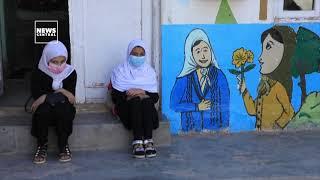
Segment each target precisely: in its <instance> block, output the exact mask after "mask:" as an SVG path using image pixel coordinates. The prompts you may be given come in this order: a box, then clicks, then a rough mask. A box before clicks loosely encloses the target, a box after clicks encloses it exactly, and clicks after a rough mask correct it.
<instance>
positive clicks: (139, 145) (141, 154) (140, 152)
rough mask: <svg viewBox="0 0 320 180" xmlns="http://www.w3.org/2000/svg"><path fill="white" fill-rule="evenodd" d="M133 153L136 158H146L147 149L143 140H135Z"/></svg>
mask: <svg viewBox="0 0 320 180" xmlns="http://www.w3.org/2000/svg"><path fill="white" fill-rule="evenodd" d="M132 155H133V157H135V158H139V159H141V158H145V151H144V147H143V141H142V140H135V141H133V143H132Z"/></svg>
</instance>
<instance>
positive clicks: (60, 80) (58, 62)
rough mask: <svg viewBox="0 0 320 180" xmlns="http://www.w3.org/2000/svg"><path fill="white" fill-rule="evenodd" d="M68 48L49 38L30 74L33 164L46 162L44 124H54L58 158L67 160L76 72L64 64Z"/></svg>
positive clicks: (46, 125)
mask: <svg viewBox="0 0 320 180" xmlns="http://www.w3.org/2000/svg"><path fill="white" fill-rule="evenodd" d="M67 60H68V51H67V49H66V47H65V46H64V44H63V43H61V42H60V41H51V42H49V43H48V44H47V45H46V46H45V47H44V49H43V52H42V56H41V59H40V61H39V65H38V69H36V70H35V71H34V72H33V74H32V79H31V93H32V97H33V99H34V100H35V101H34V103H33V104H32V107H31V109H32V111H33V117H32V129H31V134H32V135H33V136H34V137H36V138H37V143H38V146H37V150H36V153H35V156H34V159H33V162H34V163H36V164H42V163H45V162H46V156H47V146H48V126H49V125H52V124H53V125H55V127H56V132H57V136H58V147H59V151H60V152H59V161H61V162H67V161H70V160H71V152H70V149H69V146H68V138H69V136H70V135H71V133H72V124H73V119H74V116H75V112H76V111H75V107H74V103H75V88H76V81H77V73H76V71H75V69H74V68H73V67H72V66H71V65H69V64H67Z"/></svg>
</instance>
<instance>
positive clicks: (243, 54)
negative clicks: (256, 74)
mask: <svg viewBox="0 0 320 180" xmlns="http://www.w3.org/2000/svg"><path fill="white" fill-rule="evenodd" d="M247 58H248V56H247V51H246V50H245V49H244V48H240V49H237V50H236V51H235V52H233V56H232V59H233V61H232V64H233V65H235V66H236V67H237V68H239V67H241V66H242V65H244V64H245V63H246V61H247Z"/></svg>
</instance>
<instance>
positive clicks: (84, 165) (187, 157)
mask: <svg viewBox="0 0 320 180" xmlns="http://www.w3.org/2000/svg"><path fill="white" fill-rule="evenodd" d="M319 137H320V131H302V132H273V133H259V132H248V133H237V134H194V133H193V134H188V135H180V136H173V137H172V144H171V145H170V146H165V147H160V148H158V157H156V158H153V159H134V158H132V157H131V156H130V154H129V149H128V150H121V151H77V152H73V160H72V162H70V163H65V164H62V163H59V162H58V161H57V155H56V154H55V153H50V154H49V157H48V162H47V163H46V164H44V165H34V164H33V163H32V162H31V159H32V155H31V154H2V155H0V179H1V180H18V179H23V180H29V179H50V180H64V179H66V180H73V179H75V180H88V179H91V180H98V179H132V180H134V179H137V180H140V179H154V180H156V179H228V180H233V179H263V180H264V179H272V180H273V179H280V180H282V179H285V180H287V179H288V180H295V179H297V180H301V179H312V180H313V179H320V143H319Z"/></svg>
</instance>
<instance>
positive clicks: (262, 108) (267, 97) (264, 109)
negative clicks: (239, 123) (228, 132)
mask: <svg viewBox="0 0 320 180" xmlns="http://www.w3.org/2000/svg"><path fill="white" fill-rule="evenodd" d="M242 97H243V100H244V104H245V107H246V109H247V112H248V114H249V115H251V116H256V120H257V123H256V126H257V128H258V129H274V128H275V127H277V126H279V127H281V128H284V127H285V126H286V125H287V124H288V123H289V121H290V120H291V119H292V117H293V116H294V109H293V107H292V105H291V103H290V100H289V97H288V95H287V92H286V90H285V88H284V87H283V85H282V84H281V83H279V82H276V83H275V84H274V85H273V86H272V87H270V91H269V93H265V94H264V95H262V96H258V98H257V99H255V100H253V99H252V97H251V96H250V94H249V92H248V91H247V90H245V91H244V93H243V95H242Z"/></svg>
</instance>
